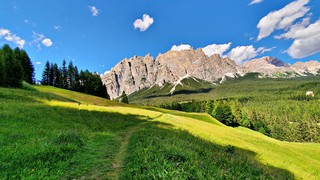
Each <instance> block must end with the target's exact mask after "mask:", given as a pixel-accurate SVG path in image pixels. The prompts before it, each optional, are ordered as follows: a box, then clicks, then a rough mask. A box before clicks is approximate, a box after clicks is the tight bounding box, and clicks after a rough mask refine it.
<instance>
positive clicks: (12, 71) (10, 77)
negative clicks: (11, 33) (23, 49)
mask: <svg viewBox="0 0 320 180" xmlns="http://www.w3.org/2000/svg"><path fill="white" fill-rule="evenodd" d="M3 52H4V54H5V73H6V84H7V85H8V86H10V87H19V86H21V82H22V77H23V72H22V67H21V64H20V62H19V61H18V57H19V54H20V49H19V48H16V49H15V50H14V51H12V49H11V48H10V46H9V45H4V46H3Z"/></svg>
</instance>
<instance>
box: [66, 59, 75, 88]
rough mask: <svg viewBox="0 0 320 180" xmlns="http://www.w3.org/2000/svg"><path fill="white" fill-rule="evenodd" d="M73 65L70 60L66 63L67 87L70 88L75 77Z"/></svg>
mask: <svg viewBox="0 0 320 180" xmlns="http://www.w3.org/2000/svg"><path fill="white" fill-rule="evenodd" d="M74 71H75V70H74V66H73V63H72V61H70V62H69V65H68V82H69V87H68V88H69V89H72V88H73V87H74V83H75V77H74Z"/></svg>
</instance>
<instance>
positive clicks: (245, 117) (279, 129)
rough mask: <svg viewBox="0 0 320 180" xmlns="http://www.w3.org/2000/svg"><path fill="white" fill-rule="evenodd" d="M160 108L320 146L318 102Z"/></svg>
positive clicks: (198, 103) (186, 104)
mask: <svg viewBox="0 0 320 180" xmlns="http://www.w3.org/2000/svg"><path fill="white" fill-rule="evenodd" d="M159 107H161V108H166V109H172V110H180V111H186V112H206V113H208V114H210V115H211V116H212V117H214V118H216V119H217V120H219V121H220V122H222V123H223V124H226V125H228V126H232V127H236V126H243V127H247V128H250V129H252V130H255V131H258V132H261V133H263V134H265V135H268V136H270V137H273V138H276V139H280V140H286V141H295V142H320V113H319V109H320V104H319V102H318V101H317V100H309V99H307V100H302V101H298V100H278V101H276V102H252V101H248V102H247V101H243V100H242V99H241V100H238V99H222V100H208V101H188V102H180V103H176V102H174V103H168V104H163V105H160V106H159Z"/></svg>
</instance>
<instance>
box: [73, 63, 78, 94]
mask: <svg viewBox="0 0 320 180" xmlns="http://www.w3.org/2000/svg"><path fill="white" fill-rule="evenodd" d="M72 89H73V90H75V91H79V90H80V75H79V70H78V67H77V66H75V67H74V84H73V87H72Z"/></svg>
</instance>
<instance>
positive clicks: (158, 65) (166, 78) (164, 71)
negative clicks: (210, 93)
mask: <svg viewBox="0 0 320 180" xmlns="http://www.w3.org/2000/svg"><path fill="white" fill-rule="evenodd" d="M319 69H320V63H319V62H317V61H310V62H306V63H302V62H298V63H295V64H294V65H289V64H287V63H285V62H283V61H281V60H279V59H277V58H273V57H263V58H259V59H255V60H251V61H248V62H246V63H245V64H243V65H242V66H239V65H237V64H236V63H235V62H234V61H233V60H231V59H229V58H223V57H221V56H219V55H212V56H210V57H208V56H207V55H205V53H204V52H203V51H202V49H197V50H193V49H189V50H182V51H172V50H171V51H168V52H167V53H165V54H159V55H158V57H157V58H156V59H154V58H153V57H151V56H150V55H149V54H148V55H146V56H145V57H140V56H134V57H133V58H130V59H124V60H122V61H121V62H119V63H118V64H117V65H116V66H115V67H114V68H112V69H111V71H109V72H106V73H105V74H104V75H103V77H102V79H103V82H104V83H105V84H106V86H107V90H108V93H109V95H110V97H111V98H116V97H118V96H120V95H121V93H122V91H125V92H126V93H127V94H131V93H133V92H135V91H139V90H141V89H144V88H149V87H152V86H158V87H162V86H163V85H165V84H167V83H169V84H173V85H175V84H178V83H179V82H180V81H181V80H182V79H184V78H186V77H188V78H194V79H201V80H204V82H210V83H221V82H223V80H224V79H226V77H231V78H235V77H239V76H243V75H244V74H246V73H250V72H258V73H261V74H262V75H263V76H269V77H293V76H303V75H309V74H317V72H318V70H319ZM172 91H174V89H172ZM171 93H172V92H171Z"/></svg>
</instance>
